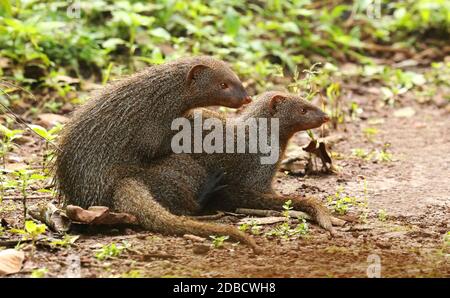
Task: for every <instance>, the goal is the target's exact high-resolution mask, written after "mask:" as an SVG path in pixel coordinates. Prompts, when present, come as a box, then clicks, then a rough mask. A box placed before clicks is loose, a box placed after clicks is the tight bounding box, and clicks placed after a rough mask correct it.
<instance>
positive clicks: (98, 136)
mask: <svg viewBox="0 0 450 298" xmlns="http://www.w3.org/2000/svg"><path fill="white" fill-rule="evenodd" d="M249 100H250V98H249V97H248V95H247V93H246V91H245V89H244V87H243V86H242V84H241V82H240V80H239V78H238V77H237V76H236V74H235V73H234V72H233V71H232V70H231V69H230V68H229V67H228V66H227V65H226V64H225V63H224V62H223V61H220V60H217V59H215V58H212V57H207V56H200V57H191V58H182V59H179V60H175V61H173V62H169V63H166V64H162V65H157V66H152V67H149V68H147V69H145V70H143V71H141V72H138V73H136V74H134V75H132V76H130V77H128V78H125V79H123V80H120V81H117V82H115V83H112V84H110V85H108V86H106V87H104V88H103V89H102V90H100V91H99V92H98V93H97V94H94V96H93V98H91V99H90V100H89V101H88V102H87V103H86V104H84V105H83V106H81V107H80V109H79V110H78V111H76V112H75V113H74V115H73V117H72V118H71V120H70V121H69V123H68V124H66V126H65V128H64V130H63V133H62V136H61V139H60V145H59V147H60V149H61V152H59V153H58V154H57V157H56V161H55V166H56V180H57V185H58V189H59V191H60V192H61V193H62V194H63V195H64V196H65V198H66V200H67V202H68V203H70V204H74V205H78V206H81V207H84V208H86V207H89V206H92V205H105V206H109V205H111V204H110V203H111V202H110V200H111V198H112V195H113V192H114V189H115V188H116V186H118V183H119V179H120V178H121V177H123V175H122V173H120V172H118V171H117V169H118V168H120V167H121V166H125V167H127V166H138V167H139V166H144V165H146V164H148V162H150V161H152V160H154V159H155V158H157V157H160V156H164V155H165V154H169V153H170V152H171V151H170V139H171V136H172V135H173V132H172V131H171V122H172V120H173V119H174V118H176V117H179V116H181V115H183V114H184V113H185V112H187V111H188V110H190V109H192V108H195V107H203V106H211V105H222V106H227V107H233V108H236V107H239V106H241V105H242V104H244V103H247V102H248V101H249Z"/></svg>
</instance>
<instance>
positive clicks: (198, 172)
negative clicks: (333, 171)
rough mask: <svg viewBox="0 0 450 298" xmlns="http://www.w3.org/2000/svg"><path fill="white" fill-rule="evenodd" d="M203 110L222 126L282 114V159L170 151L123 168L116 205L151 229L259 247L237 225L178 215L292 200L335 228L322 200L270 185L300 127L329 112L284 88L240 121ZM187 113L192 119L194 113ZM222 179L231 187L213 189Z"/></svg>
mask: <svg viewBox="0 0 450 298" xmlns="http://www.w3.org/2000/svg"><path fill="white" fill-rule="evenodd" d="M203 111H204V116H205V117H206V118H207V117H216V118H218V119H220V121H221V123H222V124H223V125H224V126H225V125H226V123H227V122H231V123H232V126H233V127H234V128H237V127H239V126H242V125H244V123H245V122H244V121H245V120H246V119H248V118H251V117H253V118H278V119H279V124H280V127H279V128H280V147H279V148H274V149H275V150H279V152H280V155H279V156H280V157H279V158H278V159H277V160H276V162H275V163H274V164H269V165H262V164H260V157H261V155H263V154H261V153H256V154H251V153H246V154H240V153H228V154H226V153H223V154H221V153H214V154H205V153H201V154H172V155H170V156H167V157H164V158H161V159H159V160H157V161H156V162H154V163H152V164H151V165H150V166H149V167H147V168H141V167H139V168H130V167H128V168H124V169H123V170H122V172H123V173H127V174H126V175H125V176H126V177H127V178H125V179H123V180H122V181H121V182H120V186H119V188H118V191H116V193H115V196H114V200H113V202H114V208H115V209H117V210H120V211H122V212H128V213H131V214H134V215H136V216H137V218H138V221H139V222H140V223H141V224H142V225H143V226H144V227H145V228H147V229H149V230H152V231H156V232H161V233H164V234H177V235H182V234H186V233H191V234H197V235H202V236H208V235H217V234H219V235H229V236H231V237H232V238H233V239H236V240H239V241H242V242H244V243H246V244H248V245H250V246H251V247H253V248H254V249H256V250H257V249H258V248H257V246H256V245H255V243H254V241H253V240H252V238H250V237H249V236H247V235H245V234H243V233H242V232H240V231H239V230H237V229H236V228H234V227H231V226H230V227H227V226H223V225H214V224H210V223H204V222H197V221H194V220H191V219H188V218H187V217H184V216H178V215H196V214H199V213H200V212H201V211H202V207H203V206H202V205H204V204H205V203H207V205H208V207H209V209H212V208H214V209H222V210H233V209H235V208H237V207H248V208H262V209H264V208H269V209H280V208H281V207H282V205H283V204H284V202H285V201H286V200H288V199H291V200H292V201H293V207H294V208H295V209H297V210H303V211H306V212H308V213H310V214H311V215H312V216H313V217H314V219H315V220H316V221H317V222H318V223H319V224H320V225H321V226H322V227H324V228H325V229H328V230H331V222H330V217H329V215H328V212H327V210H326V208H324V207H323V206H321V205H320V203H318V202H317V201H315V200H313V199H309V198H308V199H306V198H300V197H296V196H285V197H283V196H280V195H277V194H276V193H275V192H274V191H273V189H272V186H271V184H272V180H273V176H274V175H275V173H276V170H277V166H278V163H279V160H280V159H281V156H282V153H283V152H284V150H285V147H286V144H287V141H288V140H289V138H290V137H291V136H292V135H293V134H294V133H295V132H297V131H300V130H305V129H310V128H315V127H318V126H320V125H321V124H323V123H324V122H326V121H327V120H328V116H327V115H326V114H325V113H323V112H322V111H321V110H320V109H319V108H317V107H315V106H313V105H311V104H310V103H308V102H307V101H305V100H302V99H301V98H299V97H297V96H295V95H291V94H285V93H280V92H268V93H264V94H263V95H261V96H260V97H259V100H258V101H256V102H253V103H252V104H251V105H250V106H249V107H247V109H246V112H245V113H244V114H243V115H242V116H241V117H238V118H237V119H230V120H229V119H225V118H223V116H222V115H221V114H219V113H215V112H212V111H208V110H206V109H203ZM187 116H188V118H190V119H191V122H193V121H194V119H193V115H192V114H191V113H189V114H187ZM266 133H267V132H266ZM247 142H248V139H247ZM218 171H219V172H221V171H222V172H224V173H225V174H224V175H223V177H220V175H218V174H217V173H218ZM220 178H222V180H223V183H225V184H226V185H228V187H226V188H224V189H221V190H219V191H217V192H215V191H214V188H215V187H216V186H215V184H219V181H216V180H217V179H220ZM220 182H221V181H220ZM208 192H209V193H210V194H211V193H214V196H212V197H213V198H208V196H210V194H208ZM216 195H217V197H216ZM205 201H206V202H205Z"/></svg>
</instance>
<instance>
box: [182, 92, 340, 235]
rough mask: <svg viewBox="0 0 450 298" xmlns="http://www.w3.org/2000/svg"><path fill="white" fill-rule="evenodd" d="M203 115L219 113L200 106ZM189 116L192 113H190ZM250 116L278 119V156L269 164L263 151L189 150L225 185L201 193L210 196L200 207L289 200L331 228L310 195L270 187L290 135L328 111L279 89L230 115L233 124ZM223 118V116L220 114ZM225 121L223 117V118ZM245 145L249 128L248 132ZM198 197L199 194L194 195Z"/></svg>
mask: <svg viewBox="0 0 450 298" xmlns="http://www.w3.org/2000/svg"><path fill="white" fill-rule="evenodd" d="M202 110H203V111H204V112H203V117H204V118H205V117H206V118H208V117H215V118H220V117H221V116H220V114H219V113H215V112H212V111H208V110H206V109H202ZM190 117H191V118H192V113H190ZM250 118H267V119H269V118H278V119H279V148H278V150H279V152H278V153H279V154H278V156H279V158H278V160H277V161H276V162H275V163H272V164H261V159H260V157H261V156H263V155H264V154H262V153H260V152H259V153H256V154H251V153H245V154H242V153H232V154H230V153H223V154H217V153H216V154H209V155H208V154H191V157H192V158H193V159H195V160H196V161H197V162H198V163H199V164H200V165H202V166H203V167H204V168H205V170H207V171H208V172H209V173H213V172H214V171H217V170H218V169H222V170H223V172H224V173H225V174H224V177H223V181H222V182H221V183H223V184H224V185H228V187H225V188H224V189H222V190H220V191H218V192H216V194H214V195H205V194H203V195H202V198H203V199H204V198H208V197H210V198H212V199H211V200H209V201H203V202H202V201H198V203H199V205H200V207H199V208H201V207H202V205H206V207H208V209H220V210H234V209H236V208H239V207H241V208H257V209H281V207H282V205H283V204H284V202H285V201H287V200H289V199H290V200H292V207H293V208H294V209H296V210H301V211H305V212H307V213H309V214H310V215H311V216H312V217H313V218H314V220H315V221H316V222H317V223H318V224H319V225H320V226H321V227H323V228H324V229H326V230H328V231H330V232H331V233H332V232H333V228H332V225H331V217H330V215H329V213H328V211H327V209H326V208H325V207H324V206H322V205H321V204H320V203H319V202H317V201H316V200H315V199H313V198H302V197H299V196H293V195H287V196H282V195H279V194H277V193H276V192H275V191H274V190H273V188H272V181H273V178H274V176H275V174H276V172H277V170H278V166H279V163H280V161H281V159H282V157H283V155H284V152H285V149H286V146H287V143H288V141H289V139H290V138H291V137H292V136H293V135H294V134H295V133H296V132H298V131H302V130H307V129H312V128H316V127H319V126H321V125H322V124H323V123H325V122H327V121H329V117H328V115H327V114H325V113H324V112H322V111H321V110H320V109H319V108H318V107H316V106H314V105H312V104H310V103H309V102H307V101H305V100H303V99H301V98H300V97H298V96H296V95H293V94H287V93H282V92H266V93H263V94H262V95H260V96H259V97H258V99H257V100H255V101H254V102H253V103H252V104H250V105H249V106H248V107H247V108H246V109H245V111H244V113H243V114H242V115H241V116H240V117H237V118H236V119H231V120H228V121H232V122H233V123H234V125H235V126H236V127H239V126H242V125H245V121H246V120H248V119H250ZM222 119H223V117H222ZM222 121H224V123H225V122H226V120H222ZM246 145H247V147H248V132H247V144H246ZM197 198H199V197H198V196H197Z"/></svg>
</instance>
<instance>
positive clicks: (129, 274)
mask: <svg viewBox="0 0 450 298" xmlns="http://www.w3.org/2000/svg"><path fill="white" fill-rule="evenodd" d="M120 277H122V278H143V277H144V275H143V274H142V272H141V271H140V270H130V271H128V272H126V273H123V274H122V275H121V276H120Z"/></svg>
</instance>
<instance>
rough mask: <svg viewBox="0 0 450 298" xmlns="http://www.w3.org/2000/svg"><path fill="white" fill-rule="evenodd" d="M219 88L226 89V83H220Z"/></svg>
mask: <svg viewBox="0 0 450 298" xmlns="http://www.w3.org/2000/svg"><path fill="white" fill-rule="evenodd" d="M220 88H221V89H227V88H228V85H227V83H220Z"/></svg>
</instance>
